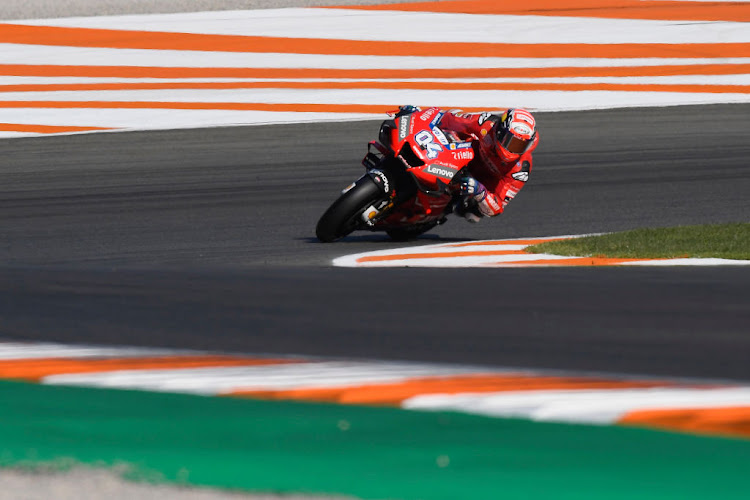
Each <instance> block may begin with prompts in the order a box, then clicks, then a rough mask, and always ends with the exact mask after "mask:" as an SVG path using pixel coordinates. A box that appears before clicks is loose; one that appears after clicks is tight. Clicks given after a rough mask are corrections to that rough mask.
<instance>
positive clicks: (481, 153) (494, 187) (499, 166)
mask: <svg viewBox="0 0 750 500" xmlns="http://www.w3.org/2000/svg"><path fill="white" fill-rule="evenodd" d="M529 116H530V115H529ZM501 120H502V117H501V115H497V114H490V113H477V114H461V113H458V112H456V111H449V112H447V113H445V114H444V115H443V117H442V119H441V120H440V122H439V124H438V125H439V126H440V128H441V129H442V130H443V131H446V132H447V131H453V132H454V133H456V134H457V135H459V136H460V137H462V138H464V139H465V140H469V139H475V140H476V145H475V147H474V149H475V151H476V153H477V154H476V158H475V160H474V161H472V162H471V163H469V165H468V168H469V171H470V172H471V174H472V176H473V177H474V178H475V179H477V180H478V181H479V182H481V183H482V184H484V186H485V188H487V195H486V196H485V198H484V199H483V200H481V201H480V202H479V210H480V211H481V212H482V213H483V214H484V215H486V216H488V217H492V216H495V215H498V214H501V213H502V212H503V210H504V209H505V206H506V205H507V204H508V203H509V202H510V201H511V200H512V199H513V198H514V197H515V196H516V195H517V194H518V192H519V191H520V190H521V189H522V188H523V186H524V185H525V184H526V181H527V180H528V178H529V174H530V172H531V167H532V164H533V160H532V155H531V153H532V151H534V149H536V145H537V143H538V141H539V136H538V133H537V134H536V136H535V138H534V142H533V144H532V145H531V147H529V149H528V150H527V151H526V152H525V153H524V154H523V155H520V156H519V155H515V157H513V158H512V161H510V162H503V160H502V159H501V158H500V156H499V155H498V152H497V144H496V136H495V130H494V127H495V126H496V124H497V123H498V122H499V121H501Z"/></svg>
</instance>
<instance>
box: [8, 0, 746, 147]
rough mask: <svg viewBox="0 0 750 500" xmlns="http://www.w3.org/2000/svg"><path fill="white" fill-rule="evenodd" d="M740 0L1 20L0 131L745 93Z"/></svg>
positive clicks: (561, 0) (742, 96)
mask: <svg viewBox="0 0 750 500" xmlns="http://www.w3.org/2000/svg"><path fill="white" fill-rule="evenodd" d="M748 23H750V2H722V3H719V4H717V3H711V2H700V1H679V0H675V1H637V0H604V1H600V0H597V1H592V0H534V1H532V2H523V3H522V4H518V5H516V4H513V3H508V2H501V3H499V4H498V3H497V2H494V3H493V2H486V1H475V0H470V1H460V2H452V1H448V2H424V3H415V4H389V5H382V6H357V7H349V8H294V9H261V10H248V11H230V12H226V11H214V12H198V13H180V14H153V15H132V16H102V17H89V18H85V17H84V18H63V19H44V20H22V21H8V22H3V23H0V49H1V51H0V54H2V55H1V56H0V109H2V118H0V137H16V136H25V135H39V134H55V133H76V132H94V131H102V130H123V129H129V130H133V129H141V130H142V129H154V128H156V129H166V128H185V127H206V126H224V125H243V124H245V125H247V124H263V123H288V122H304V121H323V120H337V121H343V120H359V119H376V118H382V117H383V114H384V112H385V111H387V110H389V109H393V107H394V106H396V105H399V104H405V103H408V104H415V105H422V106H428V105H435V106H440V107H445V108H462V109H464V110H466V111H476V110H480V109H481V110H485V109H502V108H505V107H509V106H523V107H525V108H528V109H531V110H535V111H543V110H578V109H595V108H613V107H627V106H664V105H680V104H704V103H741V102H743V103H746V102H750V69H749V68H750V29H748Z"/></svg>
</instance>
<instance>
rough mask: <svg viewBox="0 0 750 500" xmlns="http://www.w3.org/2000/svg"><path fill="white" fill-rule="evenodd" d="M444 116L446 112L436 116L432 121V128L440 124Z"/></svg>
mask: <svg viewBox="0 0 750 500" xmlns="http://www.w3.org/2000/svg"><path fill="white" fill-rule="evenodd" d="M444 114H445V112H444V111H441V112H440V113H438V114H437V115H435V118H433V119H432V121H431V122H430V128H432V127H434V126H436V125H437V124H438V123H439V122H440V119H441V118H442V117H443V115H444Z"/></svg>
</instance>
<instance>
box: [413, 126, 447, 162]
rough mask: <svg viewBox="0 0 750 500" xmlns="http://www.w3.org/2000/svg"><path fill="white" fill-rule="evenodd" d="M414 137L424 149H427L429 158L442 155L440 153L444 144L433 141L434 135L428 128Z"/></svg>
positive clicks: (432, 158)
mask: <svg viewBox="0 0 750 500" xmlns="http://www.w3.org/2000/svg"><path fill="white" fill-rule="evenodd" d="M414 139H415V140H416V141H417V144H419V146H420V147H421V148H422V149H424V150H425V151H427V158H429V159H430V160H434V159H435V158H437V157H438V155H440V153H441V152H442V151H443V148H442V146H440V144H438V143H436V142H434V141H433V139H434V136H433V135H432V134H431V133H430V132H428V131H426V130H423V131H421V132H420V133H418V134H417V135H415V136H414Z"/></svg>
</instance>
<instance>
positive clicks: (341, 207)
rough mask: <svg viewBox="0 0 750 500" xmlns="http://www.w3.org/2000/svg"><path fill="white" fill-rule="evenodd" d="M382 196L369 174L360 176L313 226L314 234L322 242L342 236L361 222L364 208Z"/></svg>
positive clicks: (383, 195) (380, 190) (357, 226)
mask: <svg viewBox="0 0 750 500" xmlns="http://www.w3.org/2000/svg"><path fill="white" fill-rule="evenodd" d="M384 197H385V194H384V193H383V191H382V189H380V187H379V186H378V185H377V184H375V181H373V180H372V178H371V177H370V176H369V175H365V176H363V177H361V178H360V179H359V180H358V181H357V182H356V183H355V184H354V187H353V188H351V189H350V190H348V191H346V192H345V193H344V194H342V195H341V196H339V198H338V199H337V200H336V201H334V202H333V204H332V205H331V206H330V207H329V208H328V210H326V211H325V213H324V214H323V215H322V216H321V218H320V220H319V221H318V225H317V226H316V227H315V235H316V236H317V237H318V239H319V240H320V241H322V242H323V243H330V242H332V241H336V240H338V239H340V238H343V237H344V236H346V235H348V234H349V233H351V232H352V231H354V230H355V229H357V228H359V227H360V226H361V225H362V224H363V222H362V213H363V212H364V211H365V209H366V208H367V207H369V206H370V205H372V204H374V203H375V202H377V201H378V200H381V199H382V198H384Z"/></svg>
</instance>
